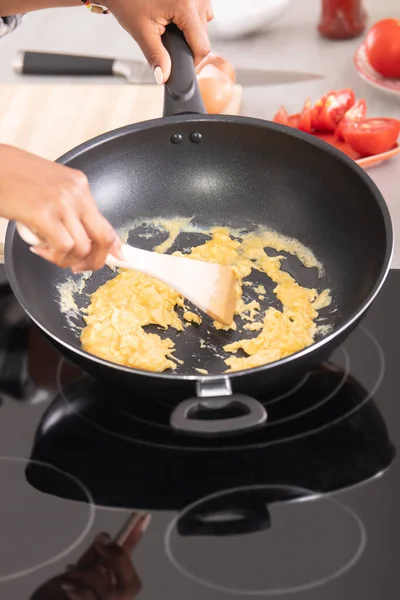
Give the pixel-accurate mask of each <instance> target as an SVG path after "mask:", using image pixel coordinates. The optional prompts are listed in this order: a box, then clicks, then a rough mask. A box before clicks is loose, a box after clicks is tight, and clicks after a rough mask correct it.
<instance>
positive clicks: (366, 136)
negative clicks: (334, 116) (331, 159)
mask: <svg viewBox="0 0 400 600" xmlns="http://www.w3.org/2000/svg"><path fill="white" fill-rule="evenodd" d="M399 133H400V121H397V120H396V119H384V118H382V119H364V120H363V121H361V122H360V123H355V124H354V125H350V126H347V127H345V128H344V129H343V136H344V139H345V141H346V142H347V143H348V144H349V146H351V147H352V148H353V150H355V151H356V152H358V154H360V156H372V155H373V154H381V152H387V151H388V150H390V149H391V148H393V146H394V145H395V143H396V141H397V138H398V137H399Z"/></svg>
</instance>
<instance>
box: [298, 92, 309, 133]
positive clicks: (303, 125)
mask: <svg viewBox="0 0 400 600" xmlns="http://www.w3.org/2000/svg"><path fill="white" fill-rule="evenodd" d="M311 110H312V107H311V100H310V98H307V100H306V101H305V102H304V106H303V110H302V111H301V113H300V115H299V119H298V123H297V128H298V129H301V131H305V132H306V133H311V132H312V127H311Z"/></svg>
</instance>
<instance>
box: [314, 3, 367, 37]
mask: <svg viewBox="0 0 400 600" xmlns="http://www.w3.org/2000/svg"><path fill="white" fill-rule="evenodd" d="M366 21H367V13H366V11H365V10H364V6H363V1H362V0H322V10H321V19H320V22H319V24H318V31H319V32H320V33H321V35H323V36H324V37H327V38H330V39H333V40H346V39H349V38H353V37H357V36H358V35H360V34H361V33H362V32H363V31H364V30H365V26H366Z"/></svg>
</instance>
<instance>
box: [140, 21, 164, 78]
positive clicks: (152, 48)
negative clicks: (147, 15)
mask: <svg viewBox="0 0 400 600" xmlns="http://www.w3.org/2000/svg"><path fill="white" fill-rule="evenodd" d="M139 25H140V26H139V31H138V34H137V35H136V36H135V39H136V41H137V43H138V44H139V46H140V48H141V50H142V52H143V54H144V55H145V57H146V59H147V62H148V63H149V65H150V66H151V68H152V69H153V71H154V76H155V78H156V82H157V83H158V85H161V84H163V83H165V82H166V81H167V80H168V79H169V76H170V74H171V58H170V56H169V54H168V52H167V50H166V49H165V47H164V44H163V43H162V41H161V36H162V34H163V33H164V31H165V27H162V26H161V25H159V24H157V23H152V22H151V21H149V20H145V21H141V23H140V24H139Z"/></svg>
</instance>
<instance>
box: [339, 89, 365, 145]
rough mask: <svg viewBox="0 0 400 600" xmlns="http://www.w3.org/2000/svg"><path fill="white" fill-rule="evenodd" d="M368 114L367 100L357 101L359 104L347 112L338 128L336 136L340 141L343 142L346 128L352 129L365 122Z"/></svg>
mask: <svg viewBox="0 0 400 600" xmlns="http://www.w3.org/2000/svg"><path fill="white" fill-rule="evenodd" d="M366 114H367V103H366V102H365V100H363V99H361V100H357V102H356V103H355V104H354V106H352V107H351V108H349V110H348V111H346V112H345V113H344V115H343V117H342V118H341V120H340V122H339V125H338V126H337V128H336V131H335V135H336V137H337V138H338V139H339V140H343V139H344V137H343V129H345V128H346V127H350V126H352V125H355V124H356V123H359V122H360V121H363V120H364V119H365V115H366Z"/></svg>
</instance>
